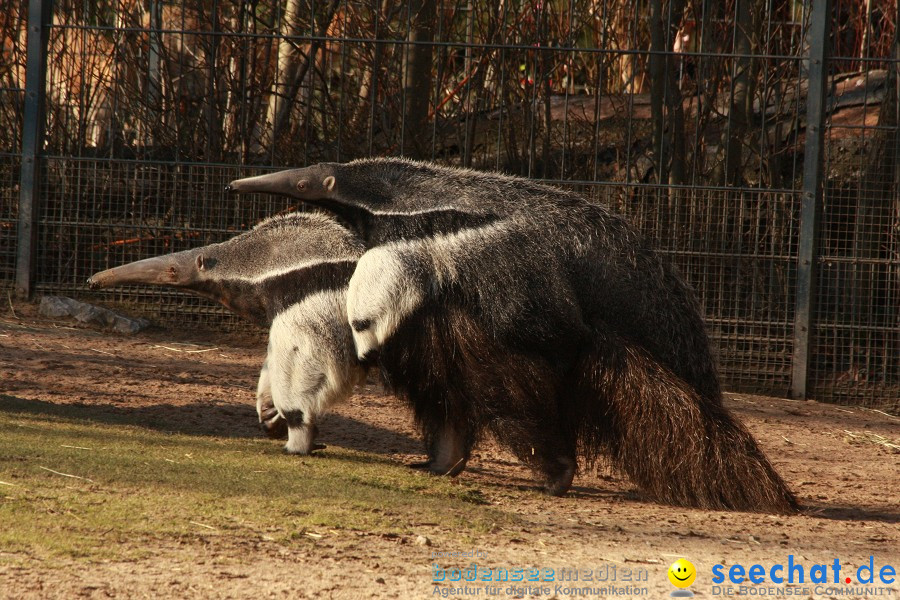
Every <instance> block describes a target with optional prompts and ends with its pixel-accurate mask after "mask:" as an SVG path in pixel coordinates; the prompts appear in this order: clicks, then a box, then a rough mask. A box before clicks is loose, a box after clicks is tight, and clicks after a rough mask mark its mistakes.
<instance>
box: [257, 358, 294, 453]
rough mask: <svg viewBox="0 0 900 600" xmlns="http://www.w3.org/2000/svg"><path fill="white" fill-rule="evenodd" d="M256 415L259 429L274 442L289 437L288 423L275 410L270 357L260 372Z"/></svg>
mask: <svg viewBox="0 0 900 600" xmlns="http://www.w3.org/2000/svg"><path fill="white" fill-rule="evenodd" d="M256 414H257V416H258V417H259V428H260V429H262V431H263V433H264V434H266V436H267V437H270V438H272V439H273V440H277V439H284V438H285V437H286V436H287V433H288V429H287V421H285V420H284V417H282V416H281V415H280V414H279V413H278V409H277V408H275V402H274V401H273V400H272V379H271V377H270V376H269V357H268V356H266V360H265V362H263V366H262V370H261V371H260V372H259V383H258V384H257V385H256Z"/></svg>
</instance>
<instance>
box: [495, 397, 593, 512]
mask: <svg viewBox="0 0 900 600" xmlns="http://www.w3.org/2000/svg"><path fill="white" fill-rule="evenodd" d="M551 413H552V411H546V412H545V413H544V414H543V415H542V416H543V418H540V417H541V415H540V414H539V413H538V412H532V413H531V414H517V415H507V416H506V417H504V418H501V419H498V420H495V421H494V424H492V425H491V430H492V431H493V433H494V435H495V437H497V438H498V439H499V440H500V441H501V442H502V443H503V444H504V445H506V446H507V447H508V448H509V449H510V450H511V451H512V452H513V453H514V454H515V455H516V456H517V457H518V458H519V460H521V461H522V462H524V463H525V464H527V465H529V466H530V467H531V468H532V469H534V471H535V472H536V474H537V476H538V478H539V481H540V482H541V486H542V487H543V489H544V491H545V492H547V493H548V494H550V495H551V496H562V495H563V494H565V493H566V492H568V491H569V488H570V487H572V480H573V479H574V478H575V471H576V470H577V466H578V464H577V461H576V444H575V438H574V436H572V435H571V434H570V433H568V432H567V431H565V429H564V428H563V427H562V426H561V424H560V422H559V420H558V419H557V418H555V417H554V416H553V415H552V414H551Z"/></svg>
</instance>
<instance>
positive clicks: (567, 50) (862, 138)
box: [0, 0, 900, 410]
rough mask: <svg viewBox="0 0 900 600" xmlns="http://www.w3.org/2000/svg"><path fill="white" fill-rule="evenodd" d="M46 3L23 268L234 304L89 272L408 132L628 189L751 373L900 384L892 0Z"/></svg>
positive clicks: (10, 117) (4, 191)
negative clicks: (253, 189) (260, 189)
mask: <svg viewBox="0 0 900 600" xmlns="http://www.w3.org/2000/svg"><path fill="white" fill-rule="evenodd" d="M49 2H50V0H31V2H30V8H31V13H30V16H29V10H28V9H29V6H27V4H28V3H26V2H24V1H20V2H14V3H13V6H11V8H10V10H9V11H8V13H7V14H6V15H4V16H3V17H0V18H3V19H5V21H2V26H3V35H4V38H3V44H4V45H3V60H2V62H0V69H2V71H0V76H2V81H0V285H5V286H7V287H10V288H11V287H12V286H13V283H14V280H15V278H16V277H17V272H18V277H19V283H20V287H23V284H22V281H21V280H22V278H23V277H25V275H26V274H31V276H30V278H29V279H28V281H27V285H25V286H24V287H30V288H31V289H32V290H33V291H37V292H39V293H50V292H52V293H66V294H71V295H78V296H81V297H86V298H88V299H94V300H102V301H107V302H118V303H124V304H127V305H129V307H130V310H133V311H140V312H144V313H145V314H147V313H149V314H151V315H153V316H155V317H156V318H157V319H159V320H161V321H164V322H169V323H179V324H184V323H192V324H216V325H234V324H235V323H237V321H236V320H235V318H234V317H230V316H228V315H227V314H226V313H225V311H224V310H223V309H221V308H220V307H217V306H214V305H212V304H210V303H208V302H206V301H202V300H199V299H195V298H193V297H190V296H187V295H184V294H179V293H177V292H173V291H165V290H157V289H147V288H137V287H135V288H129V289H125V290H117V291H111V292H103V293H97V292H89V291H88V290H87V289H86V288H85V286H84V281H85V279H86V278H87V276H88V275H90V274H91V273H93V272H94V271H97V270H100V269H104V268H107V267H110V266H114V265H118V264H122V263H124V262H127V261H132V260H137V259H139V258H144V257H147V256H152V255H157V254H161V253H165V252H170V251H176V250H181V249H184V248H188V247H192V246H196V245H202V244H206V243H211V242H213V241H219V240H222V239H225V238H227V237H230V236H232V235H234V234H235V233H236V232H238V231H242V230H245V229H247V228H248V227H250V226H252V225H253V224H254V223H255V222H257V221H258V220H260V219H261V218H263V217H265V216H268V215H271V214H273V213H275V212H279V211H283V210H289V209H292V208H295V207H292V206H290V205H289V203H288V202H287V201H285V200H284V199H281V198H268V197H257V198H254V199H250V198H246V197H241V198H233V197H228V196H226V195H225V194H224V192H223V188H224V184H225V183H226V182H227V181H229V180H231V179H233V178H235V177H238V176H243V175H248V174H251V173H253V172H262V171H264V170H268V169H273V168H278V167H283V166H301V165H305V164H310V163H315V162H319V161H346V160H350V159H353V158H357V157H361V156H378V155H406V156H412V157H415V158H423V159H428V160H434V161H438V162H441V163H444V164H450V165H458V166H470V167H474V168H479V169H496V170H501V171H504V172H508V173H514V174H519V175H524V176H528V177H534V178H540V179H544V180H547V181H550V182H553V183H557V184H561V185H565V186H569V187H573V188H575V189H578V190H579V191H581V192H582V193H584V194H585V195H587V196H589V197H591V198H594V199H596V200H598V201H601V202H605V203H608V204H610V205H612V206H614V207H615V208H616V209H617V210H618V211H620V212H622V213H623V214H625V215H627V216H628V217H629V218H630V219H631V221H632V222H633V223H634V224H635V225H637V226H638V227H640V228H641V229H642V230H643V231H644V232H645V233H646V234H647V235H648V236H649V237H650V238H652V239H653V240H655V241H656V243H657V244H658V246H659V248H660V249H661V251H663V252H664V253H666V255H668V256H669V257H670V258H671V260H672V261H673V262H674V263H675V264H677V266H678V267H679V268H680V269H681V271H682V272H683V273H684V275H685V276H686V277H687V279H688V280H689V281H690V282H691V283H692V284H693V285H694V286H695V288H696V289H697V291H698V293H699V295H700V297H701V299H702V302H703V304H704V306H705V309H706V314H707V317H708V322H709V326H710V330H711V332H712V335H713V339H714V341H715V343H716V345H717V349H718V354H719V357H720V364H721V367H722V372H723V375H724V377H725V380H726V382H727V385H728V387H729V388H730V389H732V390H749V391H759V392H767V393H774V394H779V395H786V394H788V393H791V392H793V393H794V394H799V395H803V394H809V395H810V396H813V397H816V398H820V399H828V400H836V401H853V402H859V401H862V402H866V403H869V404H871V405H873V406H875V405H877V406H881V407H885V408H887V409H889V410H897V409H898V408H900V191H898V190H900V173H898V139H897V132H898V124H897V122H898V105H897V87H898V84H897V67H898V62H900V53H898V41H897V23H896V21H897V0H830V1H826V0H820V1H817V2H811V1H810V0H765V1H763V0H726V1H725V2H718V1H716V0H637V1H635V0H560V1H552V0H527V1H522V0H513V1H510V0H502V1H500V2H486V1H483V0H465V1H463V0H460V1H455V2H449V1H445V0H370V1H363V2H356V1H354V2H351V1H349V0H253V1H251V0H224V1H217V0H203V1H200V0H189V1H188V2H185V3H174V2H162V1H159V0H144V1H143V2H135V1H134V0H99V1H91V2H88V1H86V0H59V1H57V2H54V3H53V5H52V9H51V8H50V5H49ZM42 10H43V11H45V13H46V15H49V16H46V17H45V18H44V19H43V20H42V19H41V18H40V13H41V11H42ZM26 32H27V33H28V34H29V35H33V36H38V35H39V33H40V32H42V33H44V34H45V36H46V41H41V40H40V39H39V38H35V39H36V41H35V42H34V43H35V45H34V46H30V47H32V48H34V47H36V48H43V50H42V51H41V52H37V53H32V52H26ZM30 43H31V42H29V44H30ZM35 54H36V55H35ZM42 65H46V73H45V74H42V73H41V70H40V67H41V66H42ZM32 69H33V72H34V73H36V74H37V75H36V79H34V81H40V80H41V79H43V80H45V83H44V84H43V85H40V84H34V86H33V87H32V86H31V85H29V86H26V84H25V72H26V71H29V72H32V71H31V70H32ZM32 92H34V93H35V94H36V96H34V97H33V96H32V95H31V93H32ZM30 100H33V101H34V102H35V103H36V106H32V110H34V111H36V112H34V113H33V114H35V115H36V116H37V119H38V121H39V127H38V128H37V131H36V132H35V133H34V134H29V132H28V131H27V129H28V127H27V123H28V122H29V121H28V118H27V117H26V116H23V115H26V114H28V110H29V108H28V107H29V101H30ZM40 105H42V107H43V110H39V109H40V108H41V106H40ZM23 131H25V134H23ZM35 136H37V139H36V140H35V139H32V138H33V137H35ZM23 137H24V139H23ZM29 141H31V142H33V145H32V146H30V147H31V148H37V150H36V151H33V152H32V151H29V150H28V148H29V145H28V144H29ZM34 144H36V145H34ZM32 154H33V156H32ZM820 157H821V159H820ZM32 158H33V159H34V162H33V163H31V162H29V160H31V159H32ZM32 164H34V170H33V171H32V170H31V165H32ZM31 172H33V174H34V175H36V176H37V179H36V180H35V186H25V184H26V183H27V182H28V173H31ZM23 186H25V187H23ZM32 212H33V213H34V216H33V217H31V216H30V215H31V214H32ZM16 223H19V230H18V231H19V232H20V235H19V238H20V239H22V240H28V239H31V240H33V241H34V248H35V249H34V251H33V252H31V251H30V250H29V249H28V248H25V247H24V246H26V245H27V244H24V245H23V243H22V242H20V243H18V244H17V243H16V239H17V238H16V227H15V225H16ZM29 223H33V232H32V231H31V230H27V229H23V227H25V226H27V225H28V224H29ZM804 224H805V225H806V227H804V226H803V225H804ZM23 231H25V232H27V233H29V235H30V237H29V236H25V237H23V236H22V235H21V233H22V232H23ZM17 259H18V263H17V262H16V260H17Z"/></svg>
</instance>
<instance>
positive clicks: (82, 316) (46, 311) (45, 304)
mask: <svg viewBox="0 0 900 600" xmlns="http://www.w3.org/2000/svg"><path fill="white" fill-rule="evenodd" d="M38 312H40V314H42V315H44V316H45V317H73V318H74V319H75V320H77V321H80V322H82V323H88V324H92V325H99V326H101V327H108V328H110V329H112V330H113V331H118V332H119V333H137V332H138V331H140V330H142V329H145V328H146V327H148V326H149V325H150V322H149V321H148V320H147V319H133V318H131V317H126V316H124V315H120V314H118V313H115V312H113V311H111V310H109V309H107V308H101V307H99V306H94V305H93V304H87V303H86V302H79V301H78V300H73V299H72V298H66V297H65V296H44V297H43V298H41V305H40V308H39V309H38Z"/></svg>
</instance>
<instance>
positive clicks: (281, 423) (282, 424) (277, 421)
mask: <svg viewBox="0 0 900 600" xmlns="http://www.w3.org/2000/svg"><path fill="white" fill-rule="evenodd" d="M259 428H260V429H262V432H263V433H264V434H265V435H266V437H267V438H270V439H273V440H283V439H284V438H286V437H287V434H288V426H287V421H285V419H284V417H282V416H281V415H280V414H278V411H277V410H275V407H274V406H273V407H270V408H266V409H263V410H262V412H260V415H259Z"/></svg>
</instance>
